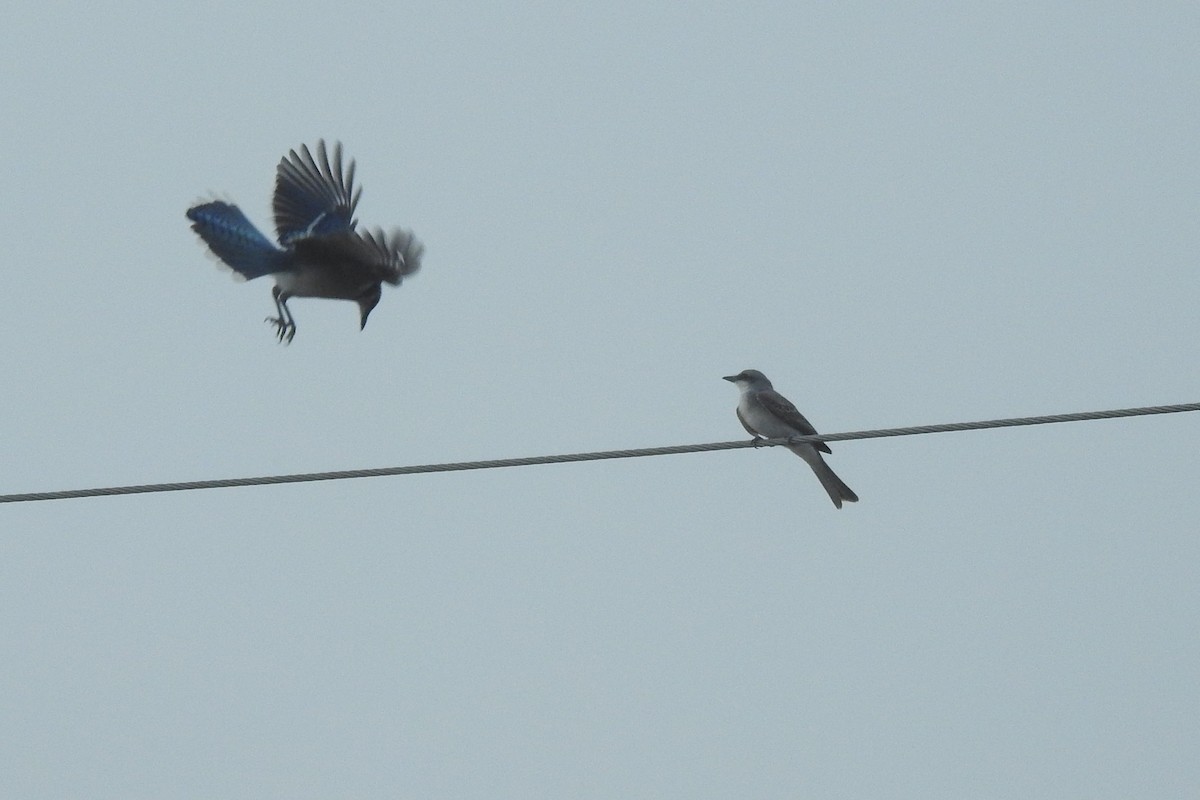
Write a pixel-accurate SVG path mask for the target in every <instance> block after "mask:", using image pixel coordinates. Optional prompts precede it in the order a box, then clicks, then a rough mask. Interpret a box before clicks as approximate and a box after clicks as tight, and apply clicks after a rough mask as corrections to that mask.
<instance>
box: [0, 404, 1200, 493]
mask: <svg viewBox="0 0 1200 800" xmlns="http://www.w3.org/2000/svg"><path fill="white" fill-rule="evenodd" d="M1184 411H1200V403H1181V404H1178V405H1170V406H1146V407H1143V408H1118V409H1113V410H1110V411H1080V412H1076V413H1073V414H1052V415H1049V416H1042V417H1012V418H1009V419H993V420H983V421H980V422H948V423H943V424H940V425H917V426H915V427H909V428H881V429H879V430H869V431H850V432H847V433H826V434H820V435H817V436H793V437H791V438H789V439H741V440H738V441H736V442H708V443H703V444H681V445H670V446H667V447H645V448H641V449H636V450H601V451H598V452H594V453H566V454H562V455H551V456H529V457H526V458H500V459H494V460H491V461H460V462H451V463H446V464H421V465H416V466H408V467H380V468H377V469H349V470H340V471H336V472H309V473H299V474H294V475H265V476H261V477H257V478H220V479H217V480H205V481H182V482H178V483H148V484H143V485H140V486H109V487H102V488H96V489H66V490H62V491H56V492H26V493H23V494H4V495H0V503H29V502H33V501H35V500H78V499H81V498H84V497H111V496H115V495H124V494H151V493H155V492H182V491H190V490H192V489H229V488H232V487H235V486H269V485H272V484H279V483H310V482H314V481H338V480H346V479H349V478H382V477H386V476H389V475H421V474H425V473H430V472H463V471H465V470H473V469H500V468H501V467H530V466H535V465H537V464H565V463H569V462H573V461H604V460H607V459H613V458H641V457H644V456H669V455H678V454H681V453H705V452H708V451H711V450H736V449H739V448H743V447H776V446H779V445H786V444H797V443H800V442H848V441H852V440H854V439H883V438H886V437H891V436H918V435H922V434H927V433H957V432H959V431H977V430H986V429H988V428H1016V427H1022V426H1027V425H1049V424H1052V423H1058V422H1084V421H1088V420H1098V419H1116V418H1118V417H1142V416H1150V415H1152V414H1178V413H1181V412H1184Z"/></svg>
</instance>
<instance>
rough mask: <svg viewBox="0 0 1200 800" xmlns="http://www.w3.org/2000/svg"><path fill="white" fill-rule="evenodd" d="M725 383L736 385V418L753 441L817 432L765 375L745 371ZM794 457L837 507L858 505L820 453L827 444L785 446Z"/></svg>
mask: <svg viewBox="0 0 1200 800" xmlns="http://www.w3.org/2000/svg"><path fill="white" fill-rule="evenodd" d="M725 380H727V381H730V382H732V383H736V384H737V387H738V389H739V390H741V393H742V396H741V397H740V398H739V399H738V405H737V417H738V420H739V421H740V422H741V423H742V427H743V428H745V429H746V430H747V431H749V432H750V435H751V436H754V437H755V438H757V437H759V436H762V437H764V438H767V439H786V438H789V437H791V436H813V435H815V434H816V433H817V429H816V428H814V427H813V426H812V423H810V422H809V421H808V420H806V419H805V418H804V415H803V414H801V413H800V412H799V411H797V410H796V407H795V406H794V405H792V404H791V402H790V401H789V400H788V399H787V398H786V397H784V396H783V395H781V394H780V393H779V392H777V391H775V389H774V387H772V386H771V382H770V381H769V380H767V376H766V375H763V374H762V373H761V372H759V371H758V370H756V369H746V370H742V371H741V372H739V373H738V374H737V375H729V376H727V377H726V378H725ZM785 447H787V449H788V450H791V451H792V452H793V453H795V454H796V455H798V456H800V457H801V458H803V459H804V460H805V461H806V462H807V463H808V466H810V467H812V471H813V472H814V473H816V475H817V479H818V480H820V481H821V485H822V486H824V487H825V491H826V492H828V493H829V499H830V500H832V501H833V504H834V505H835V506H837V507H838V508H841V507H842V502H843V501H845V502H847V503H857V502H858V495H856V494H855V493H854V492H853V491H851V490H850V487H849V486H847V485H846V484H845V483H843V482H842V479H841V478H839V477H838V476H837V475H836V474H834V471H833V470H832V469H830V468H829V465H828V464H826V463H825V459H824V458H822V457H821V453H828V452H830V450H829V445H827V444H825V443H824V442H805V443H803V444H789V445H785Z"/></svg>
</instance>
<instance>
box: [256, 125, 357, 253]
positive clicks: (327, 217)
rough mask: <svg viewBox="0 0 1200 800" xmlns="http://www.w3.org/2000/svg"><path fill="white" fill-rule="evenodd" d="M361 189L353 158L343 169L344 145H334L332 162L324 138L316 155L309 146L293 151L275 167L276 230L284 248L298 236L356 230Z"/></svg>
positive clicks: (339, 143)
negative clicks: (355, 185) (355, 178)
mask: <svg viewBox="0 0 1200 800" xmlns="http://www.w3.org/2000/svg"><path fill="white" fill-rule="evenodd" d="M361 194H362V188H361V187H360V188H359V189H355V188H354V161H353V160H352V161H351V162H350V165H349V167H347V168H345V169H343V168H342V144H341V142H337V143H335V144H334V146H333V162H332V163H330V160H329V154H328V152H326V150H325V140H324V139H322V140H321V141H319V142H317V157H316V158H314V157H313V154H312V153H311V152H310V151H309V149H308V146H307V145H301V146H300V152H299V153H297V152H296V151H295V150H292V151H291V152H289V153H288V154H287V156H286V157H285V158H283V159H281V160H280V162H279V166H278V168H276V170H275V204H274V205H275V232H276V233H277V234H278V236H279V243H280V244H282V245H284V246H285V247H286V246H288V245H289V244H291V243H292V242H293V241H295V240H296V239H300V238H304V237H309V236H327V235H329V234H333V233H338V232H340V231H346V230H353V229H354V224H355V221H354V209H355V207H356V206H357V205H358V198H359V195H361Z"/></svg>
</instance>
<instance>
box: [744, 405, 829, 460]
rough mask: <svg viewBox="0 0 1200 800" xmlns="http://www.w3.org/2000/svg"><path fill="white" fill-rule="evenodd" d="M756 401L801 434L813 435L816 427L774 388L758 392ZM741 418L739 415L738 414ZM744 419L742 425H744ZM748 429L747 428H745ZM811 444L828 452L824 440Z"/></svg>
mask: <svg viewBox="0 0 1200 800" xmlns="http://www.w3.org/2000/svg"><path fill="white" fill-rule="evenodd" d="M758 401H759V402H760V403H762V404H763V407H764V408H765V409H767V411H770V412H771V413H772V414H774V415H775V416H777V417H779V418H780V419H781V420H783V421H784V422H786V423H787V424H788V425H790V426H792V427H793V428H795V429H796V431H797V433H799V434H800V435H801V436H815V435H816V434H817V429H816V428H814V427H813V426H812V423H811V422H809V421H808V420H807V419H805V418H804V415H803V414H801V413H800V412H799V411H797V410H796V407H795V406H794V405H792V401H791V400H788V399H787V398H786V397H784V396H783V395H781V394H780V393H779V392H777V391H775V390H774V389H767V390H765V391H762V392H759V393H758ZM738 418H739V419H740V418H741V415H740V414H739V415H738ZM745 424H746V423H745V421H743V422H742V425H745ZM747 430H748V429H747ZM813 446H814V447H816V448H817V449H818V450H820V451H822V452H824V453H829V452H832V451H831V450H830V449H829V445H827V444H825V442H813Z"/></svg>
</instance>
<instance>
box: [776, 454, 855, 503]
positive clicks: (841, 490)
mask: <svg viewBox="0 0 1200 800" xmlns="http://www.w3.org/2000/svg"><path fill="white" fill-rule="evenodd" d="M804 447H805V445H797V446H796V447H794V448H792V447H789V448H788V449H789V450H791V451H792V452H793V453H795V454H796V455H798V456H800V457H801V458H803V459H804V460H805V461H807V462H808V465H809V466H810V467H812V471H813V472H814V473H816V476H817V480H819V481H820V482H821V485H822V486H824V487H825V491H826V492H828V493H829V499H830V500H832V501H833V504H834V505H835V506H837V507H838V508H841V507H842V503H843V502H846V503H857V502H858V495H856V494H855V493H854V490H853V489H851V488H850V487H849V486H847V485H846V484H845V482H844V481H843V480H842V479H841V478H839V477H838V476H837V473H836V472H834V471H833V470H832V469H830V468H829V465H828V464H826V463H825V459H823V458H821V454H820V453H818V452H817V451H816V449H815V448H814V447H813V446H812V445H808V446H807V449H803V450H802V449H801V448H804Z"/></svg>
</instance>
